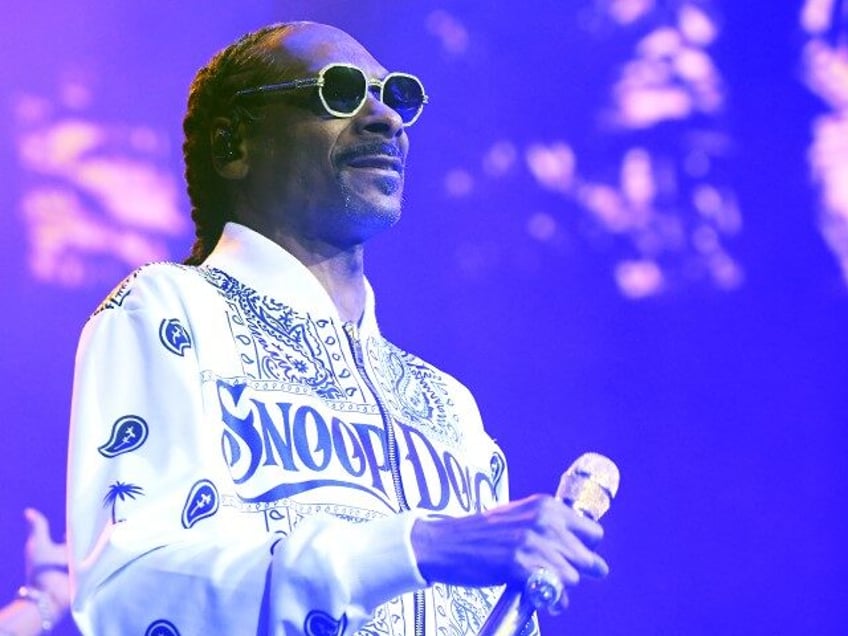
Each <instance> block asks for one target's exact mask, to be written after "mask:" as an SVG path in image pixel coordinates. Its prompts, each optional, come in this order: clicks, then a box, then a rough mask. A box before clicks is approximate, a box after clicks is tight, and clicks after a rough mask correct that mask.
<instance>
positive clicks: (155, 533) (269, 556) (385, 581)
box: [69, 281, 423, 634]
mask: <svg viewBox="0 0 848 636" xmlns="http://www.w3.org/2000/svg"><path fill="white" fill-rule="evenodd" d="M154 284H161V281H159V282H156V281H154V282H152V283H151V282H150V281H141V282H139V281H137V283H136V284H135V285H134V286H133V288H132V291H131V293H130V295H129V296H126V297H125V298H124V299H123V302H122V304H120V306H119V307H115V308H113V309H107V310H104V311H102V312H100V313H99V314H97V315H96V316H95V317H94V318H93V319H92V320H91V321H90V322H89V324H88V325H87V326H86V329H85V331H84V334H83V337H82V339H81V342H80V348H79V353H78V358H77V367H76V381H75V389H74V403H73V408H72V433H71V456H70V470H69V515H70V522H69V528H70V547H71V570H72V574H73V579H74V587H75V594H74V614H75V618H76V620H77V621H78V624H79V626H80V627H81V629H82V631H83V632H84V633H145V630H147V629H148V628H149V627H150V626H151V625H154V624H156V622H157V621H167V622H169V623H171V624H173V625H174V626H175V628H177V629H178V630H179V631H180V633H183V634H186V633H188V634H191V633H198V634H199V633H203V634H215V633H220V634H231V633H266V632H272V633H275V634H290V633H302V632H303V626H304V621H305V620H306V617H307V616H308V614H309V613H310V612H311V611H314V610H319V611H321V612H325V613H327V614H329V615H330V616H332V617H337V618H338V617H340V616H341V615H342V614H345V615H346V616H347V620H348V625H349V626H350V629H351V632H352V631H353V630H355V628H356V627H357V626H358V625H359V624H361V622H362V621H364V620H365V619H366V618H367V616H368V615H369V613H370V612H371V611H372V610H373V609H374V607H375V606H376V605H377V604H379V603H381V602H383V601H385V600H388V599H390V598H392V597H394V596H397V595H398V594H401V593H403V592H405V591H409V590H411V589H415V588H416V587H420V586H421V585H423V581H422V580H421V578H420V575H419V574H418V571H417V569H416V568H415V564H414V560H413V555H412V552H411V547H410V545H409V532H410V528H411V525H412V521H413V519H412V517H411V516H409V515H399V516H395V517H390V518H386V519H380V520H377V521H374V522H371V523H367V524H359V525H357V526H352V525H350V524H347V523H345V522H342V521H340V520H337V519H333V518H329V517H313V518H310V519H307V520H305V521H303V522H302V523H301V524H300V525H298V526H297V528H296V529H295V530H294V531H292V532H291V533H290V534H288V535H286V536H285V537H281V536H280V535H275V534H268V533H267V532H266V531H265V530H264V529H262V530H261V531H258V530H257V526H256V524H255V523H250V524H248V522H247V521H246V520H245V515H244V514H241V513H240V512H239V511H238V510H237V509H236V508H234V507H232V506H227V505H226V501H225V500H224V497H226V496H228V495H230V494H232V478H231V477H230V475H229V473H228V469H227V467H226V464H225V462H224V461H223V459H222V454H221V423H220V414H219V413H215V412H212V411H210V410H209V409H208V408H207V407H208V404H210V403H213V402H215V400H216V398H214V397H213V396H210V395H208V394H207V395H206V400H205V401H204V391H212V390H214V382H212V383H207V384H206V385H204V384H203V383H202V382H201V371H202V368H201V363H200V362H199V360H198V358H197V345H198V344H200V343H201V341H202V340H203V339H204V338H206V339H207V341H208V338H210V337H218V338H220V337H221V336H222V333H221V331H220V330H218V331H215V330H209V329H208V327H206V326H204V325H206V323H210V322H211V323H214V322H215V321H216V320H222V318H221V317H220V316H218V315H217V314H216V311H215V309H216V308H215V307H205V308H204V307H201V311H198V310H197V308H196V307H195V308H193V309H192V310H191V311H187V310H186V309H185V308H184V307H183V302H185V303H186V305H188V304H190V303H196V302H197V301H198V299H197V298H193V297H191V298H186V297H185V296H184V295H182V296H181V295H179V294H176V293H175V292H173V291H170V292H169V291H168V290H161V289H155V288H154V289H150V288H149V287H151V286H153V285H154ZM189 296H190V294H189ZM201 302H202V299H201ZM218 313H220V311H218ZM193 316H196V317H197V318H195V322H194V324H193V323H192V317H193ZM170 319H176V320H178V321H179V323H180V324H181V325H183V326H184V327H186V328H187V330H188V332H189V334H190V337H191V342H192V345H191V346H189V347H186V348H184V349H183V350H182V355H178V354H177V353H174V351H173V350H172V349H173V347H172V349H169V348H168V347H166V346H164V343H163V342H162V340H161V338H160V325H161V324H162V320H170ZM201 322H202V323H203V324H200V323H201ZM224 333H225V334H226V332H224ZM225 337H226V336H225ZM205 405H206V406H205ZM216 417H217V418H218V419H217V421H216ZM123 418H135V419H123ZM141 422H143V424H141ZM131 425H132V426H131ZM129 433H132V434H131V435H130V436H129V441H128V443H127V445H125V446H121V444H122V440H123V438H124V436H125V435H128V434H129ZM133 436H134V437H133ZM142 439H143V442H140V440H142ZM281 539H282V540H281ZM163 591H164V592H163ZM163 624H164V623H163ZM345 633H349V632H347V631H346V632H345Z"/></svg>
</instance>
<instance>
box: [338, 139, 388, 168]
mask: <svg viewBox="0 0 848 636" xmlns="http://www.w3.org/2000/svg"><path fill="white" fill-rule="evenodd" d="M337 162H338V163H339V164H342V165H345V166H348V167H351V168H358V169H366V170H367V169H371V170H388V171H392V172H396V173H398V174H403V155H402V153H401V151H400V149H399V148H397V146H393V145H392V144H385V143H380V144H367V145H362V146H356V147H354V148H349V149H347V150H345V151H344V152H342V153H340V154H339V156H338V158H337Z"/></svg>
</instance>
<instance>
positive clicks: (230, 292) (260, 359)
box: [198, 268, 349, 399]
mask: <svg viewBox="0 0 848 636" xmlns="http://www.w3.org/2000/svg"><path fill="white" fill-rule="evenodd" d="M198 271H199V272H200V273H201V274H202V275H203V276H204V277H205V279H206V280H207V282H209V283H211V284H212V285H214V286H215V287H216V288H217V290H218V292H219V293H220V294H221V295H223V296H224V298H226V300H227V301H228V303H229V305H230V307H231V314H230V320H231V323H232V326H234V327H235V329H234V336H235V338H236V341H237V342H238V343H240V344H241V345H243V347H244V348H243V353H242V362H243V363H244V364H245V367H246V369H247V370H248V374H249V375H251V376H252V377H255V378H258V379H273V380H282V381H285V382H290V383H293V384H299V385H303V386H307V387H309V388H310V389H312V390H313V391H314V392H315V394H316V395H319V396H321V397H323V398H327V399H340V398H343V397H346V396H347V395H348V393H349V392H346V391H345V390H344V387H342V386H340V385H339V384H338V383H337V382H336V380H335V374H334V373H333V368H332V364H331V358H330V356H329V354H328V351H327V349H326V346H325V344H324V342H322V340H321V338H320V337H319V335H318V333H317V327H316V325H315V324H314V323H313V322H312V321H311V320H310V319H309V316H307V315H306V314H301V313H298V312H296V311H295V310H293V309H292V308H291V307H289V306H288V305H285V304H283V303H281V302H279V301H277V300H275V299H273V298H271V297H269V296H263V295H260V294H259V293H257V292H256V291H255V290H254V289H251V288H250V287H247V286H246V285H242V284H241V283H240V282H239V281H238V280H236V279H235V278H233V277H232V276H230V275H229V274H226V273H225V272H223V271H221V270H219V269H214V268H200V269H199V270H198ZM239 327H242V328H243V330H240V329H239ZM348 375H349V373H348Z"/></svg>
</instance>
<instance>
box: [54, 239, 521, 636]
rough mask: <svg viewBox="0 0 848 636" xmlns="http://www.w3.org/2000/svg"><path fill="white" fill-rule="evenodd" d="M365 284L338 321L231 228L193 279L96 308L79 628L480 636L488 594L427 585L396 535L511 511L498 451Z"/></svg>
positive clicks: (87, 334)
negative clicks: (444, 518)
mask: <svg viewBox="0 0 848 636" xmlns="http://www.w3.org/2000/svg"><path fill="white" fill-rule="evenodd" d="M366 286H367V284H366ZM367 287H368V290H367V292H368V297H367V302H366V308H365V312H364V315H363V317H362V320H361V321H360V324H359V325H358V326H356V325H352V324H343V322H342V321H341V320H340V319H339V317H338V313H337V311H336V309H335V306H334V305H333V303H332V301H331V300H330V297H329V296H328V295H327V293H326V292H325V291H324V289H323V287H322V286H321V285H320V284H319V282H318V281H317V279H316V278H315V277H314V276H313V275H312V274H311V273H310V272H309V271H308V270H307V269H306V268H305V267H304V266H303V265H302V264H301V263H299V262H298V261H297V260H296V259H295V258H294V257H292V256H291V255H290V254H288V253H287V252H286V251H284V250H283V249H281V248H280V247H278V246H277V245H276V244H275V243H273V242H271V241H269V240H268V239H266V238H264V237H263V236H261V235H259V234H257V233H255V232H253V231H252V230H249V229H248V228H246V227H243V226H240V225H236V224H228V225H227V227H226V228H225V230H224V234H223V237H222V239H221V241H220V242H219V244H218V246H217V247H216V248H215V250H214V251H213V253H212V254H211V255H210V256H209V258H208V259H207V260H206V262H205V263H204V264H203V265H202V266H201V267H187V266H183V265H176V264H172V263H161V264H154V265H148V266H145V267H142V268H141V269H139V270H137V271H136V272H134V273H133V274H132V275H131V276H129V277H128V278H127V279H126V280H125V281H124V282H123V283H122V284H121V285H120V286H119V287H118V288H117V289H116V290H115V291H114V292H113V293H112V294H111V295H110V297H109V298H108V299H107V300H106V301H104V303H103V304H102V305H101V307H100V308H99V309H98V310H97V311H96V312H95V314H94V316H92V318H91V319H90V320H89V322H88V323H87V324H86V326H85V329H84V330H83V334H82V338H81V340H80V345H79V351H78V354H77V364H76V372H75V380H74V396H73V407H72V415H71V420H72V422H71V446H70V463H69V482H68V483H69V487H68V497H69V501H68V510H69V523H68V528H69V545H70V549H71V574H72V581H73V597H74V600H73V613H74V618H75V620H76V621H77V623H78V625H79V627H80V628H81V630H82V631H83V633H84V634H103V635H107V636H111V635H113V634H115V635H131V634H138V635H141V634H144V635H145V636H154V635H156V636H168V635H172V634H181V635H182V636H193V635H201V634H202V635H206V636H208V635H212V634H235V635H239V634H274V635H283V634H285V635H287V636H288V635H293V634H307V635H315V636H317V635H322V636H323V635H328V636H329V635H337V634H338V635H341V634H344V635H350V634H353V633H357V634H363V635H364V634H369V635H383V634H391V635H404V636H413V635H414V634H418V635H419V636H420V635H423V634H427V635H436V634H451V635H460V634H476V633H477V630H478V629H479V627H480V625H481V624H482V622H483V621H484V620H485V617H486V616H487V614H488V612H489V609H490V607H491V605H492V604H493V602H494V600H495V599H496V593H495V591H493V590H491V589H466V588H457V587H453V586H445V585H441V584H436V585H433V586H431V587H427V585H426V583H425V581H424V580H423V579H422V577H421V575H420V573H419V571H418V568H417V565H416V563H415V559H414V555H413V552H412V549H411V546H410V541H409V535H410V529H411V526H412V523H413V521H414V519H415V517H416V516H417V515H420V514H432V515H462V514H467V513H471V512H475V511H479V510H485V509H487V508H490V507H492V506H493V505H495V504H496V503H498V502H504V501H506V499H507V479H506V474H505V473H506V466H505V462H504V459H503V454H502V453H501V451H500V450H499V449H498V447H497V446H496V445H495V444H494V442H493V441H492V440H491V438H490V437H489V436H488V435H487V434H486V433H485V432H484V430H483V427H482V423H481V421H480V416H479V412H478V410H477V406H476V404H475V402H474V400H473V398H472V396H471V394H470V393H469V392H468V390H467V389H466V388H465V387H463V386H462V385H461V384H460V383H458V382H457V381H456V380H455V379H453V378H452V377H450V376H448V375H446V374H445V373H443V372H441V371H439V370H437V369H435V368H434V367H432V366H430V365H428V364H427V363H425V362H423V361H421V360H420V359H418V358H416V357H414V356H412V355H410V354H408V353H405V352H403V351H401V350H400V349H398V348H397V347H395V346H394V345H392V344H390V343H389V342H387V341H386V340H384V339H383V337H382V336H381V335H380V331H379V329H378V326H377V322H376V320H375V316H374V301H373V293H372V292H371V289H370V287H369V286H367ZM425 588H426V589H425ZM416 590H418V591H417V592H416ZM421 590H423V591H421Z"/></svg>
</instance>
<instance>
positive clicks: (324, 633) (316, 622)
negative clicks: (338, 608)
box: [303, 610, 347, 636]
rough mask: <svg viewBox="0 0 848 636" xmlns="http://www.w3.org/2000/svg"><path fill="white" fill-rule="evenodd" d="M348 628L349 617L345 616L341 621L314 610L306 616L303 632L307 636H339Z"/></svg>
mask: <svg viewBox="0 0 848 636" xmlns="http://www.w3.org/2000/svg"><path fill="white" fill-rule="evenodd" d="M346 626H347V616H345V615H344V614H342V617H341V619H339V620H336V619H334V618H333V617H332V616H330V615H329V614H327V612H321V611H319V610H312V611H311V612H309V614H307V615H306V621H304V623H303V632H304V633H305V634H306V636H339V634H341V633H342V632H343V631H344V628H345V627H346Z"/></svg>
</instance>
